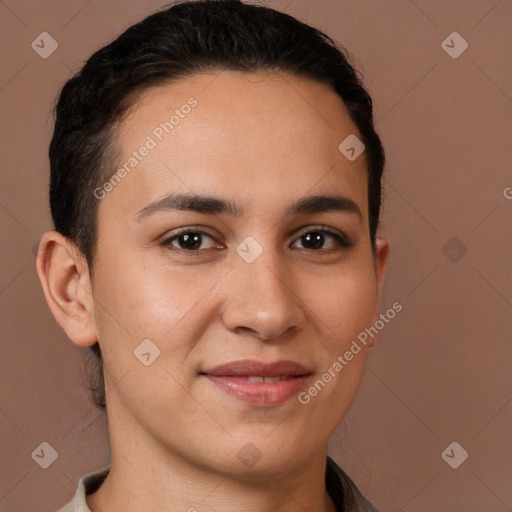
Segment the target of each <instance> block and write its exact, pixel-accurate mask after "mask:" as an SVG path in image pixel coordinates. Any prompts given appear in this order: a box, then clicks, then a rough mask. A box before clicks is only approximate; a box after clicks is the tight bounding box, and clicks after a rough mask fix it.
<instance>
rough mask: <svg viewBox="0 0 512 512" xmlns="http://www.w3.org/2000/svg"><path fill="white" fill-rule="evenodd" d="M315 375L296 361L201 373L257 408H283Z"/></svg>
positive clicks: (238, 363)
mask: <svg viewBox="0 0 512 512" xmlns="http://www.w3.org/2000/svg"><path fill="white" fill-rule="evenodd" d="M311 374H312V372H311V371H309V370H307V369H306V368H304V367H303V366H302V365H300V364H298V363H295V362H294V361H276V362H273V363H263V362H260V361H256V360H242V361H234V362H231V363H227V364H224V365H221V366H217V367H215V368H211V369H207V370H204V371H202V372H200V375H202V376H203V377H206V379H207V380H208V381H209V382H211V383H212V384H213V385H214V386H216V387H217V389H219V390H221V391H223V392H224V393H225V394H227V395H229V396H231V397H234V398H236V399H238V400H240V401H242V402H246V403H248V404H250V405H257V406H266V407H269V406H277V405H281V404H283V403H284V402H286V401H287V400H289V399H290V398H291V397H292V396H294V395H296V394H297V393H298V392H299V391H300V390H301V388H302V387H303V386H304V385H305V382H306V380H307V379H308V378H309V377H310V375H311Z"/></svg>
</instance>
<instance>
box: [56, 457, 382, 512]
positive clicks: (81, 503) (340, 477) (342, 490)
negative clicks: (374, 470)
mask: <svg viewBox="0 0 512 512" xmlns="http://www.w3.org/2000/svg"><path fill="white" fill-rule="evenodd" d="M109 471H110V465H108V466H106V467H104V468H101V469H99V470H97V471H93V472H92V473H87V474H86V475H84V476H83V477H82V478H80V481H79V482H78V489H77V490H76V493H75V496H74V498H73V499H72V500H71V501H70V502H69V503H68V504H67V505H66V506H65V507H63V508H61V509H60V510H59V511H58V512H91V510H90V508H89V507H88V506H87V502H86V501H85V496H86V495H87V494H92V493H93V492H95V491H96V490H97V489H98V488H99V487H100V486H101V484H102V483H103V480H104V479H105V477H106V476H107V475H108V472H109ZM325 484H326V487H327V491H328V492H329V495H330V496H331V498H332V500H333V502H334V504H335V505H336V509H337V510H338V512H378V510H377V509H376V508H374V506H373V505H372V504H371V503H370V502H369V501H368V500H366V499H365V498H364V497H363V495H362V494H361V493H360V492H359V489H358V488H357V487H356V485H355V484H354V482H352V480H351V479H350V478H349V477H348V475H347V474H346V473H345V472H344V471H343V470H342V469H341V468H340V467H339V466H338V465H337V464H336V463H335V462H334V461H333V460H332V459H331V458H330V457H327V467H326V474H325Z"/></svg>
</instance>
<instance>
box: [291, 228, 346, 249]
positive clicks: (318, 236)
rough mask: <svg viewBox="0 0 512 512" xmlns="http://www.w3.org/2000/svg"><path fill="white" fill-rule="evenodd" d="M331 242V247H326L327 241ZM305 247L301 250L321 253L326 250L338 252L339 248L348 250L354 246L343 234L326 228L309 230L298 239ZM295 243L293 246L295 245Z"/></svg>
mask: <svg viewBox="0 0 512 512" xmlns="http://www.w3.org/2000/svg"><path fill="white" fill-rule="evenodd" d="M329 239H330V240H331V244H330V247H327V248H326V247H324V244H325V242H326V240H329ZM297 240H298V241H300V242H301V244H302V245H303V247H299V249H306V250H313V251H319V250H322V249H323V250H324V251H326V252H328V251H333V250H336V249H337V248H338V249H340V248H343V249H348V248H349V247H352V246H353V245H354V244H353V243H352V242H350V241H349V240H348V239H347V237H346V236H345V235H344V234H342V233H337V232H335V231H331V230H330V229H325V228H313V229H311V228H309V231H306V232H304V233H303V234H302V235H301V236H300V237H299V238H298V239H297ZM296 243H297V242H295V243H294V244H293V245H295V244H296Z"/></svg>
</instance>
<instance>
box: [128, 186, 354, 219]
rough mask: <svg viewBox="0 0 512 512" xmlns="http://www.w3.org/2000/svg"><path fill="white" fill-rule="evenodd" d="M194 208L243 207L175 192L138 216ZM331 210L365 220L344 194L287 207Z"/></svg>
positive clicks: (232, 211)
mask: <svg viewBox="0 0 512 512" xmlns="http://www.w3.org/2000/svg"><path fill="white" fill-rule="evenodd" d="M176 210H182V211H190V212H196V213H202V214H207V215H221V214H224V215H231V216H234V217H239V216H241V215H242V214H243V209H242V208H240V207H238V206H237V204H236V203H234V202H233V201H231V200H230V199H227V198H224V197H218V196H210V195H199V194H180V193H173V194H170V195H168V196H166V197H164V198H163V199H159V200H158V201H155V202H153V203H150V204H148V205H147V206H145V207H144V208H142V209H141V210H139V211H138V212H137V213H136V215H135V218H136V219H137V220H138V221H141V220H143V219H146V218H148V217H151V216H153V215H155V214H158V213H165V212H169V211H176ZM329 211H339V212H345V213H351V214H355V215H357V216H358V217H359V219H360V220H362V213H361V209H360V208H359V206H358V205H357V204H356V203H355V202H354V201H353V200H352V199H350V198H348V197H345V196H341V195H312V196H304V197H301V198H299V199H298V200H296V201H294V202H293V203H292V204H291V205H290V206H289V207H288V209H287V211H286V214H287V215H293V214H308V213H309V214H311V213H322V212H329Z"/></svg>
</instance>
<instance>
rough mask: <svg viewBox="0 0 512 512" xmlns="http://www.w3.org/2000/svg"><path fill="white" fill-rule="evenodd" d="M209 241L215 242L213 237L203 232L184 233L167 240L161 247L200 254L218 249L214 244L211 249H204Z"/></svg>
mask: <svg viewBox="0 0 512 512" xmlns="http://www.w3.org/2000/svg"><path fill="white" fill-rule="evenodd" d="M208 240H211V241H212V242H214V239H213V237H212V236H211V235H209V234H208V233H205V232H203V231H182V232H181V233H177V234H175V235H173V236H171V237H169V238H167V239H165V240H164V241H162V243H161V245H162V246H164V247H169V248H170V249H171V250H176V251H187V252H199V251H201V250H205V249H212V248H215V247H216V245H215V244H213V246H212V242H210V247H204V245H205V244H206V243H207V241H208Z"/></svg>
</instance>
